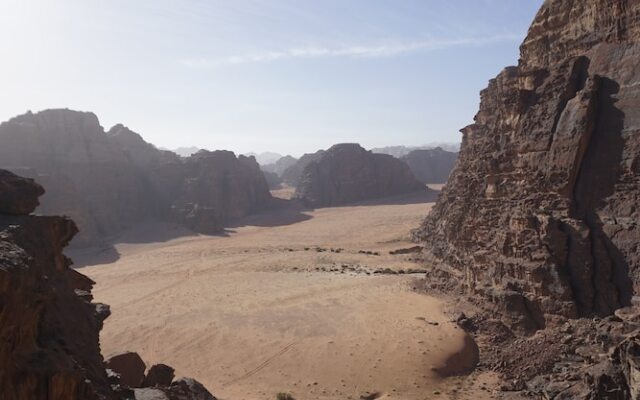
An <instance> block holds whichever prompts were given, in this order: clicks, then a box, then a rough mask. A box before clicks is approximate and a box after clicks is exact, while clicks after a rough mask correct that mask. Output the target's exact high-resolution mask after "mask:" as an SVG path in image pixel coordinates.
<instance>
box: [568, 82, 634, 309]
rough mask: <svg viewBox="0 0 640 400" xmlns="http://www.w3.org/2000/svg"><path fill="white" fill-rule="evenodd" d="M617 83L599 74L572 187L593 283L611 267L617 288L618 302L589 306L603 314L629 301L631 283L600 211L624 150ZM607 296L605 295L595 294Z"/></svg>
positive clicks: (596, 284)
mask: <svg viewBox="0 0 640 400" xmlns="http://www.w3.org/2000/svg"><path fill="white" fill-rule="evenodd" d="M619 90H620V85H619V84H618V83H617V82H615V81H614V80H611V79H609V78H605V77H600V87H599V90H598V99H597V110H596V112H597V119H596V121H595V127H594V130H593V133H592V135H591V138H590V141H589V145H588V148H587V150H586V152H585V155H584V158H583V161H582V164H581V166H580V171H579V175H578V179H577V182H576V185H575V187H574V192H573V194H574V201H575V204H574V206H575V209H574V212H575V217H577V218H580V219H583V220H584V221H585V223H586V224H587V226H588V227H589V229H590V231H591V235H590V236H591V238H590V239H591V248H592V250H591V253H592V254H591V256H592V257H593V262H594V267H595V270H596V272H595V273H594V275H593V286H594V287H595V288H596V291H597V288H598V287H600V286H601V284H600V283H599V282H598V279H599V278H600V277H601V276H599V275H600V274H599V273H598V271H599V270H601V269H610V275H611V278H610V279H611V283H612V284H613V285H614V286H615V287H616V289H617V292H618V293H617V297H618V302H619V304H602V303H601V304H598V303H597V302H596V304H593V305H592V309H593V310H594V311H596V312H597V313H606V312H607V311H609V312H610V311H611V310H607V309H606V308H607V306H609V307H613V308H615V307H619V306H628V305H630V304H631V298H632V296H633V284H632V281H631V278H630V275H629V265H628V263H627V261H626V259H625V257H624V255H623V254H622V252H621V251H620V250H619V249H618V248H617V247H616V245H615V244H614V243H613V242H612V241H611V238H609V237H608V236H607V234H606V233H605V230H604V229H603V226H604V222H603V221H602V219H601V215H604V214H603V213H602V210H603V209H605V207H606V199H607V198H609V197H610V196H612V195H613V194H614V193H615V185H616V183H617V182H618V180H619V178H620V174H621V172H622V171H621V163H622V158H623V151H624V144H625V143H624V138H623V136H622V132H623V129H624V119H625V115H624V112H622V110H620V109H619V108H617V107H616V104H615V103H616V102H617V99H616V94H617V93H618V92H619ZM598 295H601V296H599V297H601V298H606V297H607V295H606V294H598V293H597V294H596V296H598Z"/></svg>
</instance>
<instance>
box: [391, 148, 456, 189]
mask: <svg viewBox="0 0 640 400" xmlns="http://www.w3.org/2000/svg"><path fill="white" fill-rule="evenodd" d="M457 158H458V153H453V152H450V151H446V150H443V149H441V148H440V147H436V148H435V149H425V150H413V151H412V152H410V153H409V154H407V155H405V156H402V157H401V158H400V159H401V160H402V161H404V162H405V163H407V165H408V166H409V168H410V169H411V172H413V174H414V175H415V176H416V178H418V180H419V181H420V182H423V183H446V182H447V179H448V178H449V174H451V170H452V169H453V166H454V165H455V163H456V159H457Z"/></svg>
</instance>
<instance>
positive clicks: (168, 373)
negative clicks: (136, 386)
mask: <svg viewBox="0 0 640 400" xmlns="http://www.w3.org/2000/svg"><path fill="white" fill-rule="evenodd" d="M174 372H175V370H174V369H173V368H171V367H170V366H168V365H165V364H155V365H153V366H151V368H149V372H147V376H145V377H144V382H143V384H142V386H144V387H153V386H169V385H171V381H173V378H174V377H175V374H174Z"/></svg>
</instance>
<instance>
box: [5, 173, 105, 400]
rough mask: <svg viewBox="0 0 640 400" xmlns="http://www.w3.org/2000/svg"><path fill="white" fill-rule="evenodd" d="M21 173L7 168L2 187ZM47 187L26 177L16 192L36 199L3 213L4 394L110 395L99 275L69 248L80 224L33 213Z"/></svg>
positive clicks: (11, 397)
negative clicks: (78, 265) (77, 266)
mask: <svg viewBox="0 0 640 400" xmlns="http://www.w3.org/2000/svg"><path fill="white" fill-rule="evenodd" d="M16 179H17V177H15V175H12V174H9V173H7V172H6V171H2V172H1V173H0V187H6V186H7V185H11V184H12V182H15V181H16ZM14 188H16V186H15V185H14ZM18 190H20V191H21V193H17V191H18ZM41 193H42V188H41V187H39V186H38V185H36V184H35V183H33V182H31V181H29V180H24V181H23V182H22V183H21V184H20V187H19V189H16V191H14V193H13V199H14V200H15V201H18V202H23V201H24V204H28V205H30V206H28V207H26V208H24V209H23V210H22V211H23V212H22V214H23V215H8V214H6V213H2V214H0V304H1V305H2V306H1V307H0V337H2V340H1V341H0V398H2V399H7V400H18V399H49V398H51V399H61V400H64V399H103V398H107V397H108V396H109V395H110V393H111V389H110V387H109V384H108V382H107V376H106V373H105V370H104V368H103V367H102V356H101V355H100V348H99V346H98V333H99V331H100V328H101V326H102V319H101V317H100V316H99V314H98V312H97V310H96V305H95V304H92V303H91V300H92V298H91V295H90V290H91V287H92V285H93V282H92V281H91V280H90V279H88V278H86V277H85V276H83V275H81V274H79V273H77V272H75V271H73V270H70V269H69V268H68V266H69V264H70V261H69V260H68V259H67V258H66V257H65V256H64V255H62V249H63V247H64V246H66V244H67V243H68V242H69V241H70V240H71V238H72V237H73V235H74V234H75V233H76V232H77V229H76V226H75V224H74V223H73V222H72V221H71V220H69V219H66V218H61V217H34V216H28V215H26V214H28V211H29V209H32V208H33V207H32V206H33V205H34V204H37V197H38V196H39V195H40V194H41ZM20 204H22V203H16V204H14V205H12V207H11V209H12V210H13V211H15V210H16V209H20V208H21V207H22V206H21V205H20ZM13 214H17V213H15V212H14V213H13ZM101 314H102V315H104V313H101Z"/></svg>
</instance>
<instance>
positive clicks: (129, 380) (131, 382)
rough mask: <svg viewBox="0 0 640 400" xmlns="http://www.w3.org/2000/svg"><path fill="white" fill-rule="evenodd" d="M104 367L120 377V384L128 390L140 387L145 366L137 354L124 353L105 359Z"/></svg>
mask: <svg viewBox="0 0 640 400" xmlns="http://www.w3.org/2000/svg"><path fill="white" fill-rule="evenodd" d="M106 366H107V368H109V369H110V370H112V371H113V372H115V373H117V374H119V375H120V382H122V384H123V385H125V386H128V387H130V388H139V387H142V382H143V381H144V378H145V377H144V371H145V370H146V369H147V366H146V365H145V363H144V361H142V358H141V357H140V356H139V355H138V353H134V352H131V351H126V352H123V353H119V354H115V355H113V356H111V357H109V359H107V361H106Z"/></svg>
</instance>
